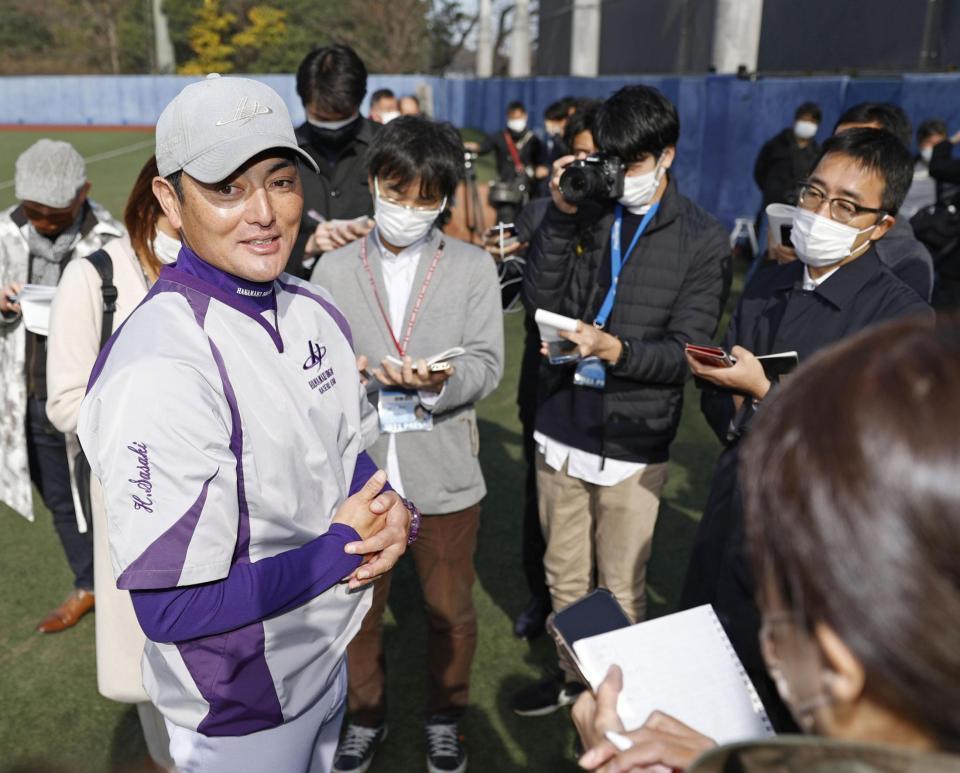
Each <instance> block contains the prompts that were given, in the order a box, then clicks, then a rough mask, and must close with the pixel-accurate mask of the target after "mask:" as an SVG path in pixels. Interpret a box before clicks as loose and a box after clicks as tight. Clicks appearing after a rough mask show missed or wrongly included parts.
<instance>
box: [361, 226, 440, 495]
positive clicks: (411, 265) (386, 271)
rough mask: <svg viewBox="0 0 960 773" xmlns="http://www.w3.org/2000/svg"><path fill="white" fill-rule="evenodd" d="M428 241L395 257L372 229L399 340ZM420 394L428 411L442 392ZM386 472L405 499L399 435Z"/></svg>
mask: <svg viewBox="0 0 960 773" xmlns="http://www.w3.org/2000/svg"><path fill="white" fill-rule="evenodd" d="M429 238H430V232H429V231H428V232H427V234H426V236H423V237H422V238H420V239H417V241H415V242H414V243H413V244H411V245H409V246H407V247H404V248H403V249H402V250H400V252H398V253H397V254H396V255H394V254H393V253H392V252H390V250H388V249H386V248H385V247H384V246H383V242H381V241H380V233H379V231H378V229H376V228H374V229H373V241H374V244H376V246H377V249H378V250H379V251H380V267H381V270H382V271H383V286H384V289H385V290H386V291H387V314H389V315H390V327H392V328H393V334H394V336H395V337H396V338H397V340H400V339H401V338H402V337H403V333H404V329H405V327H406V324H407V319H406V312H407V304H408V303H409V301H410V293H412V292H413V282H414V279H415V278H416V276H417V267H418V266H419V265H420V256H421V255H422V254H423V247H424V245H425V244H426V243H427V239H429ZM397 356H399V354H398V355H397ZM419 394H420V402H421V404H422V405H423V407H424V408H426V409H428V410H429V409H431V408H432V407H433V406H434V405H436V403H437V401H438V400H439V399H440V393H439V392H438V393H433V392H423V391H421V392H420V393H419ZM386 472H387V480H389V481H390V485H391V486H393V488H394V489H395V490H396V491H397V493H398V494H400V496H406V495H405V494H404V493H403V481H402V480H401V479H400V459H399V458H398V457H397V436H396V435H395V434H391V435H390V438H389V441H388V444H387V471H386Z"/></svg>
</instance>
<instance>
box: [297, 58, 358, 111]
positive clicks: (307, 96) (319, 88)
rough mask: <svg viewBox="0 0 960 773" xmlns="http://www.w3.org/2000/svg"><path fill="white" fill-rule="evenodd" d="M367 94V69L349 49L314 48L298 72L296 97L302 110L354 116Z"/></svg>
mask: <svg viewBox="0 0 960 773" xmlns="http://www.w3.org/2000/svg"><path fill="white" fill-rule="evenodd" d="M366 93H367V68H366V67H365V66H364V64H363V60H362V59H361V58H360V57H359V56H357V52H356V51H354V50H353V49H352V48H350V46H344V45H340V44H337V45H333V46H323V47H321V48H315V49H313V51H311V52H310V53H309V54H307V55H306V57H304V60H303V61H302V62H301V63H300V67H299V68H298V69H297V94H299V95H300V101H301V102H303V104H304V106H308V105H315V106H316V107H318V108H320V109H321V110H323V111H324V112H327V113H333V114H335V115H343V116H346V115H352V114H353V113H355V112H357V110H358V109H359V107H360V103H361V102H363V98H364V96H366Z"/></svg>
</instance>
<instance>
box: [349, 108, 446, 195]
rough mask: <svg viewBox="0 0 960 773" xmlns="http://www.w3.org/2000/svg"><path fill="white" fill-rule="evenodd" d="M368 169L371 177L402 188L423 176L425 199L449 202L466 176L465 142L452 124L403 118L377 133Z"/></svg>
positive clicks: (422, 187)
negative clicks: (464, 166)
mask: <svg viewBox="0 0 960 773" xmlns="http://www.w3.org/2000/svg"><path fill="white" fill-rule="evenodd" d="M367 169H368V171H369V173H370V176H371V177H376V178H379V179H381V180H390V181H391V182H393V183H395V184H396V185H399V186H400V187H406V186H407V185H409V184H410V183H412V182H413V181H414V180H416V179H417V178H418V177H419V178H420V195H421V196H423V197H424V198H428V199H435V198H444V197H446V198H447V199H449V198H450V197H451V196H453V194H454V192H455V191H456V189H457V183H458V182H459V181H460V178H461V177H462V176H463V141H462V140H461V139H460V133H459V132H458V131H457V130H456V129H455V128H454V127H453V125H452V124H449V123H439V122H436V121H431V120H430V119H429V118H424V117H423V116H419V115H402V116H400V117H399V118H395V119H394V120H392V121H391V122H390V123H388V124H387V125H385V126H384V127H383V128H382V129H381V130H380V131H379V132H377V135H376V137H374V139H373V142H372V143H371V145H370V150H369V151H368V152H367Z"/></svg>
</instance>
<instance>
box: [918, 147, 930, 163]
mask: <svg viewBox="0 0 960 773" xmlns="http://www.w3.org/2000/svg"><path fill="white" fill-rule="evenodd" d="M920 158H922V159H923V160H924V161H925V162H926V163H928V164H929V163H930V159H931V158H933V148H932V147H929V148H921V149H920Z"/></svg>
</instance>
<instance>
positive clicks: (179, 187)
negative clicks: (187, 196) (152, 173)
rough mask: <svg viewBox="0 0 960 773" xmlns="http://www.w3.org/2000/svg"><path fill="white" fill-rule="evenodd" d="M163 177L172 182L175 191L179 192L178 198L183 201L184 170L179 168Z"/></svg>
mask: <svg viewBox="0 0 960 773" xmlns="http://www.w3.org/2000/svg"><path fill="white" fill-rule="evenodd" d="M163 179H165V180H166V181H167V182H168V183H170V186H171V187H172V188H173V192H174V193H176V194H177V198H178V199H180V201H183V170H182V169H178V170H177V171H176V172H171V173H170V174H168V175H167V176H166V177H164V178H163Z"/></svg>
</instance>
